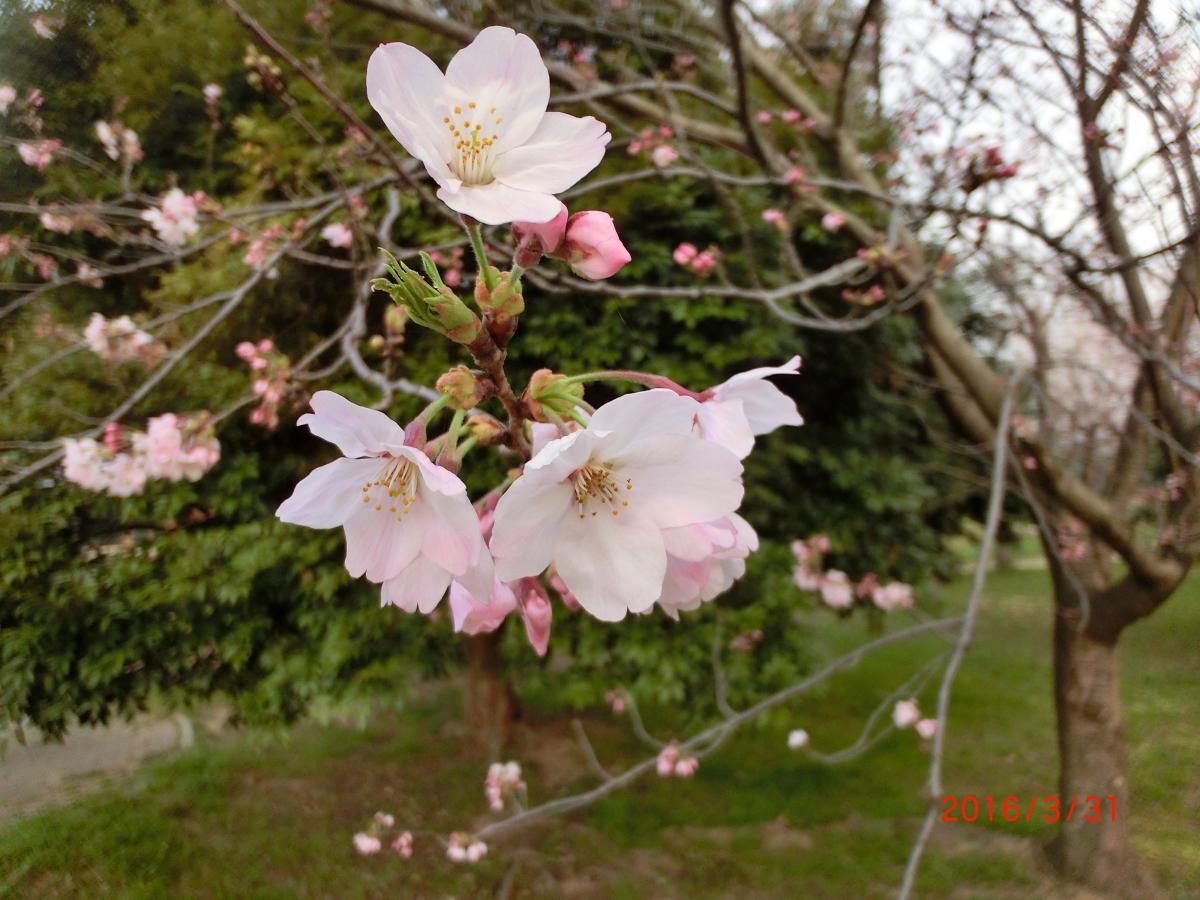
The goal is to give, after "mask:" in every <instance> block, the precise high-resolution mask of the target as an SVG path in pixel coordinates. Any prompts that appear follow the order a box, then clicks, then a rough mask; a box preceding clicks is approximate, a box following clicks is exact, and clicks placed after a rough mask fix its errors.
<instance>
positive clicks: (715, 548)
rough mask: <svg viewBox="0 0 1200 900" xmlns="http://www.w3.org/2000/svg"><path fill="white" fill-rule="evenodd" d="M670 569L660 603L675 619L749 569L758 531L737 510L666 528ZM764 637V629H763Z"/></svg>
mask: <svg viewBox="0 0 1200 900" xmlns="http://www.w3.org/2000/svg"><path fill="white" fill-rule="evenodd" d="M663 542H664V545H665V546H666V550H667V573H666V576H665V577H664V579H663V586H662V593H661V594H660V595H659V597H658V601H657V602H658V605H659V606H660V607H662V609H663V611H664V612H665V613H666V614H667V615H669V616H670V617H671V618H673V619H678V618H679V613H680V612H681V611H688V610H694V609H698V608H699V607H700V604H701V603H707V602H708V601H709V600H712V599H713V598H714V597H717V596H718V595H720V594H722V593H724V592H725V591H727V590H728V589H729V588H730V587H731V586H732V585H733V583H734V581H736V580H737V579H738V578H741V577H742V575H743V574H745V571H746V557H748V556H749V555H750V554H751V553H752V552H754V551H755V550H757V549H758V535H756V534H755V533H754V529H753V528H751V527H750V525H749V523H748V522H746V520H745V519H743V518H742V517H741V516H739V515H737V514H736V513H734V514H730V515H728V516H725V517H723V518H721V519H717V520H716V521H713V522H705V523H700V524H696V525H686V526H684V527H682V528H668V529H665V530H664V531H663ZM760 637H761V633H760Z"/></svg>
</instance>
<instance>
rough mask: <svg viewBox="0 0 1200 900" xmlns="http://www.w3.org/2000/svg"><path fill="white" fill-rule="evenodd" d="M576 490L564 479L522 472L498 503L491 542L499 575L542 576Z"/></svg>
mask: <svg viewBox="0 0 1200 900" xmlns="http://www.w3.org/2000/svg"><path fill="white" fill-rule="evenodd" d="M573 497H574V491H573V490H572V488H571V485H569V484H567V483H566V482H562V481H550V482H543V481H539V480H538V479H536V478H531V477H529V476H528V475H522V476H521V477H520V478H518V479H517V480H516V481H514V482H513V484H512V487H510V488H509V489H508V490H507V491H505V492H504V496H503V497H501V498H500V502H499V503H498V504H496V518H495V524H494V525H493V526H492V540H491V543H490V546H491V550H492V556H493V557H495V560H496V577H497V578H499V579H500V580H501V581H515V580H516V579H518V578H524V577H526V576H530V575H540V574H541V573H542V572H543V571H545V569H546V567H547V566H548V565H550V560H551V559H552V558H553V556H554V544H555V541H556V540H557V539H558V531H559V523H560V522H561V521H562V520H563V517H564V516H566V514H567V511H568V510H569V509H570V508H571V501H572V498H573Z"/></svg>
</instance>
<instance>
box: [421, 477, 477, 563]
mask: <svg viewBox="0 0 1200 900" xmlns="http://www.w3.org/2000/svg"><path fill="white" fill-rule="evenodd" d="M417 496H418V503H419V504H420V505H421V508H422V510H423V511H424V513H425V515H424V518H423V519H422V523H423V526H424V527H423V534H422V535H421V553H422V554H424V555H425V556H428V557H429V558H430V559H432V560H433V561H434V562H436V563H437V564H438V565H439V566H441V567H442V568H443V569H446V570H448V571H449V572H450V574H452V575H454V576H456V577H457V576H461V575H463V574H464V573H465V572H466V571H467V569H468V568H470V566H471V565H472V564H473V563H474V562H475V561H476V560H477V559H478V558H479V553H480V551H481V550H483V538H482V537H481V536H480V534H479V516H477V515H476V514H475V508H474V507H473V506H471V501H470V500H469V499H468V498H467V495H466V494H465V493H462V494H458V495H456V496H451V497H448V496H446V495H445V494H440V493H438V492H437V491H434V490H430V489H429V487H428V486H427V484H426V483H425V482H424V481H422V483H421V485H420V487H418V488H417Z"/></svg>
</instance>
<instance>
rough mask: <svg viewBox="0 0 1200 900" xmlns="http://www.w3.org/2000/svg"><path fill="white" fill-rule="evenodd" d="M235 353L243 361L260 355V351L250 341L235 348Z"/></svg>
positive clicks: (243, 342)
mask: <svg viewBox="0 0 1200 900" xmlns="http://www.w3.org/2000/svg"><path fill="white" fill-rule="evenodd" d="M234 352H235V353H236V354H237V355H238V356H239V357H241V358H242V359H244V360H247V361H249V360H250V359H251V358H252V357H254V356H255V354H257V353H258V350H257V348H255V346H254V345H253V344H252V343H250V342H249V341H242V342H241V343H240V344H238V345H237V347H235V348H234Z"/></svg>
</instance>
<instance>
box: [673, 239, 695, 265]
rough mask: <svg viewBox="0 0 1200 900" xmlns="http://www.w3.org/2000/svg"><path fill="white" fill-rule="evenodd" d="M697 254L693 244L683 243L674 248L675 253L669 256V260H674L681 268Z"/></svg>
mask: <svg viewBox="0 0 1200 900" xmlns="http://www.w3.org/2000/svg"><path fill="white" fill-rule="evenodd" d="M699 252H700V251H698V250H697V249H696V245H695V244H688V243H686V242H685V243H682V244H680V245H679V246H678V247H676V248H675V252H674V253H672V254H671V259H673V260H675V262H677V263H679V265H681V266H686V265H687V264H688V263H690V262H691V261H692V260H693V259H695V258H696V254H697V253H699Z"/></svg>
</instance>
